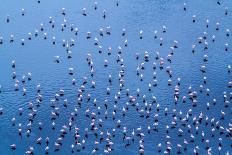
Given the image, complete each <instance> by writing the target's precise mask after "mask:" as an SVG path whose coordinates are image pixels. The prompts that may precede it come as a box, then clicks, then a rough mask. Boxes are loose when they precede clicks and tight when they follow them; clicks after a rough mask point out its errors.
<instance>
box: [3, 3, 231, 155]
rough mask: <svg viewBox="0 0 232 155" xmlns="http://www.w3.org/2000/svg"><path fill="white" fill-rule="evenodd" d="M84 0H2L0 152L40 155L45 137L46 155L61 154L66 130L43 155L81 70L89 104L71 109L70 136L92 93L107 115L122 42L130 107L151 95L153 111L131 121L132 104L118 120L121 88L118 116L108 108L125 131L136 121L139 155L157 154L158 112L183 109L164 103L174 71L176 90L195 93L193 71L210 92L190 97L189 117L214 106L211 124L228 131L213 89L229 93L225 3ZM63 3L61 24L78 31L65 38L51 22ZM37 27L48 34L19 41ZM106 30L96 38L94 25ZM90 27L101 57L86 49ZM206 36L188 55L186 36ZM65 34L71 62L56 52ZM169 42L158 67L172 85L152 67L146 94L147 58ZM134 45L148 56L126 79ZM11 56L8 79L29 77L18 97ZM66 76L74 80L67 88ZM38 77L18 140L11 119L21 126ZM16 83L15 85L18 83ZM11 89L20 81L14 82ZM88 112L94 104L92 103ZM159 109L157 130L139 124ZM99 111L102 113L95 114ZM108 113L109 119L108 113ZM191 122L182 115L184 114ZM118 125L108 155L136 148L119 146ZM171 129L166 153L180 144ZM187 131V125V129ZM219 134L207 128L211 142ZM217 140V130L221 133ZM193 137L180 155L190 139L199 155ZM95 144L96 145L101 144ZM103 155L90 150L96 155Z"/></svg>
mask: <svg viewBox="0 0 232 155" xmlns="http://www.w3.org/2000/svg"><path fill="white" fill-rule="evenodd" d="M93 2H94V1H93V0H90V1H84V0H82V1H81V0H79V1H74V0H70V1H65V0H60V1H59V2H57V1H54V0H50V1H43V0H41V3H40V4H37V2H36V1H27V0H22V1H20V2H18V1H16V0H9V1H2V2H1V3H2V4H4V5H1V6H0V28H1V29H0V36H3V37H4V43H3V45H0V85H2V93H1V94H0V107H3V109H4V112H3V115H2V116H0V155H8V154H15V155H18V154H24V153H25V151H26V150H27V149H28V147H29V146H33V147H34V148H35V154H44V148H45V143H44V139H45V138H46V137H47V136H49V137H50V140H51V141H50V144H51V146H50V153H49V154H71V152H70V145H71V144H72V143H73V142H74V138H73V134H74V131H71V132H72V134H68V135H67V136H66V137H65V139H64V142H63V146H62V149H61V150H60V151H59V152H53V143H54V141H55V140H56V139H57V137H58V136H59V129H60V128H61V127H62V126H63V125H64V124H67V122H68V119H69V117H70V112H72V111H73V108H74V107H77V100H76V99H77V89H78V87H79V86H80V85H81V83H82V78H83V77H84V76H86V77H87V78H88V82H89V83H88V84H87V86H86V92H85V93H84V94H85V95H86V94H87V92H90V93H91V101H90V102H87V99H86V97H84V98H85V99H84V101H83V103H82V108H79V115H78V117H77V118H76V120H75V123H76V126H78V127H79V128H80V129H81V130H80V134H81V135H84V128H85V127H89V123H90V120H88V119H87V118H86V117H85V114H84V112H85V109H86V108H87V107H91V108H94V107H93V99H94V98H97V102H98V103H99V106H101V108H102V109H104V105H103V103H104V100H105V99H108V101H109V105H110V106H109V110H108V112H109V114H110V115H111V113H112V109H113V106H112V105H113V102H114V94H116V93H117V92H118V91H119V83H118V72H119V69H120V64H118V63H116V59H117V47H118V46H121V47H122V58H123V59H124V62H125V89H126V88H129V89H130V93H131V94H136V89H137V88H140V90H141V95H140V97H139V98H138V102H139V104H140V105H141V106H142V107H143V106H144V103H143V102H142V95H146V96H147V100H148V101H149V102H150V101H151V97H152V95H155V96H156V97H157V102H158V103H159V104H160V109H161V110H160V111H159V112H157V111H156V109H155V108H153V109H152V111H151V117H150V118H148V119H145V118H140V117H139V115H138V113H137V112H136V110H135V107H131V106H130V107H129V111H128V112H127V114H126V116H125V117H122V115H121V110H122V107H123V106H125V103H126V102H127V101H128V97H127V96H126V94H125V92H126V91H125V89H123V91H122V92H121V94H122V95H121V99H120V101H119V103H118V111H119V112H118V113H117V114H116V116H117V118H118V119H121V121H122V127H123V126H127V128H128V133H131V132H132V129H136V128H138V127H139V126H141V127H142V128H143V130H144V133H146V134H145V138H144V141H145V142H144V146H145V154H158V152H157V147H156V146H157V144H158V143H162V144H163V146H165V135H166V133H165V132H166V131H165V127H166V125H167V124H168V123H169V124H170V123H171V121H172V116H171V111H170V112H169V113H170V114H169V115H168V116H165V115H164V108H165V107H168V109H170V110H171V109H173V108H176V109H177V111H178V112H179V111H180V110H181V111H182V112H183V115H185V114H186V112H187V111H188V110H189V108H192V105H191V103H190V102H189V101H187V103H185V104H183V103H182V102H181V101H180V102H178V104H177V105H175V104H174V99H173V93H174V87H175V84H176V82H177V77H180V78H181V86H180V96H181V98H182V96H184V95H186V96H187V93H188V87H189V86H190V85H191V86H192V88H193V89H194V90H197V91H198V90H199V85H200V84H202V83H203V76H206V77H207V84H206V87H207V88H209V89H210V92H211V93H210V96H206V95H205V93H203V94H201V93H199V96H198V105H197V107H195V108H193V109H194V110H193V115H196V116H198V115H199V113H200V112H203V113H204V114H205V115H207V116H208V117H209V118H212V117H215V118H216V119H219V118H220V115H221V114H220V111H221V109H223V111H224V112H225V113H226V114H227V115H226V116H228V117H226V119H225V120H222V121H220V125H222V126H224V127H225V128H228V124H229V122H230V123H231V106H230V107H229V108H223V107H224V102H223V92H224V91H227V92H231V89H229V88H228V87H227V83H228V81H231V79H232V74H228V73H227V66H228V65H232V54H231V49H232V47H231V43H232V42H231V37H226V35H225V31H226V29H230V30H232V25H231V21H232V15H231V14H232V12H230V11H229V14H228V16H225V15H224V8H225V7H226V6H227V7H228V8H229V10H230V9H232V2H231V1H230V0H224V1H223V3H222V4H221V5H217V3H216V2H217V1H216V0H205V1H202V0H194V1H190V0H189V1H183V0H178V1H177V0H121V1H120V3H119V6H118V7H116V5H115V1H114V0H110V1H109V0H101V1H99V2H98V3H99V7H98V9H97V10H96V11H95V10H94V9H93ZM184 2H186V3H187V11H186V12H184V11H183V3H184ZM63 7H64V8H66V11H67V17H66V19H67V25H70V24H74V25H75V26H77V27H78V28H79V32H78V35H77V36H75V35H74V33H73V32H71V31H70V27H68V28H66V29H65V30H64V31H63V32H62V31H61V26H60V25H61V23H62V22H63V16H62V15H61V13H60V11H61V8H63ZM83 7H85V8H86V9H87V13H88V15H87V16H86V17H84V16H83V15H82V14H81V13H82V11H81V10H82V8H83ZM21 8H24V9H25V11H26V13H25V16H24V17H22V16H21ZM104 9H105V10H106V11H107V14H106V19H103V18H102V10H104ZM194 14H195V15H196V17H197V19H196V23H192V16H193V15H194ZM7 15H10V22H9V23H6V17H7ZM49 16H52V17H53V18H54V20H55V21H56V24H55V28H54V29H52V28H51V25H50V24H49V23H48V21H49ZM206 19H209V20H210V23H209V28H206V26H205V21H206ZM216 22H220V30H219V31H216V30H215V27H216ZM40 23H43V24H44V29H45V30H44V32H47V35H48V39H47V40H44V39H43V33H41V32H39V36H38V37H36V38H35V37H34V36H33V37H32V40H31V41H29V40H27V34H28V33H29V32H31V33H32V34H33V33H34V31H35V29H39V28H40ZM109 25H110V26H111V30H112V34H111V35H104V37H100V36H99V29H100V28H105V27H106V26H109ZM162 25H165V26H166V27H167V32H166V33H162ZM123 28H126V30H127V34H126V36H124V37H122V36H121V33H122V29H123ZM140 30H143V32H144V34H143V39H139V31H140ZM155 30H158V37H162V38H163V46H160V45H159V44H160V42H159V39H156V40H155V39H154V31H155ZM87 31H91V32H92V36H93V38H94V36H97V37H98V38H99V42H100V45H102V46H103V53H102V54H99V53H98V50H97V48H96V46H94V40H93V39H90V40H87V39H86V32H87ZM204 31H206V32H207V33H208V36H207V37H208V38H211V37H212V35H215V36H216V41H215V43H212V41H211V40H210V39H209V40H208V43H209V46H208V51H207V52H204V50H203V45H199V46H198V45H197V46H196V52H195V53H194V54H193V53H192V52H191V51H192V49H191V47H192V44H197V43H196V39H197V38H198V37H199V36H202V35H203V32H204ZM11 34H14V36H15V42H14V43H9V39H10V35H11ZM52 36H56V40H57V43H56V45H52ZM22 38H24V39H25V45H24V46H21V42H20V40H21V39H22ZM70 38H73V39H75V46H74V47H72V49H71V50H72V54H73V55H72V56H73V58H72V59H69V60H68V59H67V55H66V51H65V49H64V48H63V47H62V39H65V40H70ZM125 39H127V40H128V47H124V41H125ZM173 40H177V41H178V42H179V44H178V48H177V49H176V50H175V52H174V55H173V57H172V62H171V63H169V62H167V61H165V65H164V67H165V68H166V67H167V66H170V67H171V68H172V70H173V76H172V78H171V79H172V83H173V84H172V85H171V86H168V85H167V84H168V82H167V80H168V79H169V77H168V75H167V73H166V71H165V68H164V69H163V70H160V69H159V68H158V67H157V69H156V73H157V80H158V86H157V87H155V88H153V87H152V91H151V92H149V91H148V84H149V82H151V81H152V74H153V69H152V64H153V62H156V63H157V64H158V60H156V59H155V57H156V52H159V53H160V56H161V57H163V58H164V59H165V60H166V56H167V55H168V54H169V52H170V46H173ZM225 43H228V44H229V51H228V52H225V51H224V44H225ZM108 47H111V48H112V55H110V56H108V55H107V52H108ZM144 51H148V52H149V55H150V61H149V62H147V63H145V70H144V72H143V75H144V80H143V81H142V82H141V81H140V78H139V76H137V75H136V68H137V66H138V65H139V64H141V63H142V62H144V60H143V56H144ZM87 53H90V54H91V55H92V57H93V62H94V67H95V72H96V73H95V75H94V77H93V78H92V77H91V76H90V71H89V67H88V65H87V63H86V56H87ZM135 53H140V59H139V60H136V59H135ZM204 54H208V56H209V61H208V62H207V63H204V62H203V61H202V60H203V55H204ZM56 55H59V56H60V58H61V62H60V63H59V64H56V63H54V62H53V60H54V56H56ZM104 59H108V60H109V66H108V67H106V68H105V67H104ZM12 60H16V73H17V78H19V80H20V79H21V76H22V75H23V74H27V72H31V73H32V81H30V82H26V89H27V95H26V96H22V89H20V91H18V92H15V91H14V80H12V78H11V76H12V72H13V70H12V68H11V61H12ZM203 64H206V66H207V71H206V73H205V74H204V75H202V73H201V72H200V66H201V65H203ZM69 67H74V75H73V76H69V75H68V68H69ZM109 74H111V75H112V78H113V83H112V85H111V86H110V89H111V94H110V95H106V87H107V86H109V84H108V82H106V81H108V75H109ZM72 78H76V80H77V85H76V86H74V85H72V82H71V80H72ZM92 79H93V80H94V81H96V88H95V89H92V88H90V87H91V83H90V82H91V80H92ZM38 83H40V84H41V87H42V95H43V102H42V103H41V106H40V107H38V108H37V110H38V112H37V116H36V117H35V120H34V122H33V129H32V131H33V132H32V134H31V136H30V137H29V138H27V137H26V134H23V137H22V138H20V137H19V136H18V129H17V125H18V123H22V125H23V126H24V127H23V129H25V126H26V125H27V124H28V123H29V122H28V119H27V118H28V116H27V114H28V112H29V110H28V109H27V107H28V102H29V101H32V102H35V99H36V85H37V84H38ZM20 84H21V83H20ZM20 88H21V85H20ZM59 89H64V90H65V96H64V97H62V99H61V101H60V103H59V104H60V105H59V107H60V110H59V111H60V116H59V118H58V120H56V130H55V132H54V131H53V130H51V120H50V113H51V110H52V108H50V100H51V99H52V98H54V95H55V93H57V92H58V91H59ZM65 98H68V100H69V106H68V107H67V108H64V107H63V106H62V104H63V102H62V100H63V99H65ZM214 98H215V99H217V104H216V106H215V107H212V108H211V109H210V110H206V103H207V102H210V103H212V100H213V99H214ZM18 108H23V109H24V112H23V115H22V116H21V117H19V116H18ZM94 110H95V111H97V109H94ZM156 113H158V114H159V127H158V128H159V132H158V133H152V134H147V132H146V128H147V125H148V124H153V123H154V119H153V116H154V114H156ZM102 115H104V110H102ZM110 115H109V116H110ZM13 117H16V126H12V125H11V119H12V118H13ZM191 119H192V118H191ZM38 122H43V123H44V129H43V130H42V131H39V130H38ZM114 127H115V123H114V122H113V121H112V119H111V116H110V118H108V119H107V120H104V128H103V129H102V130H103V131H104V132H106V131H107V130H109V131H110V130H111V129H112V128H114ZM122 130H123V129H122V128H121V129H118V130H116V137H115V138H114V140H113V142H114V149H115V150H114V151H113V152H112V154H138V147H139V143H138V139H136V140H135V143H134V144H133V145H131V146H130V147H128V148H127V149H126V148H125V147H124V145H125V142H123V141H122ZM177 130H178V127H177V128H176V129H174V130H171V132H170V134H169V135H170V136H171V137H172V139H171V142H172V145H173V146H172V147H173V151H172V154H175V153H176V151H175V149H176V144H178V143H183V139H184V137H189V134H188V133H187V130H186V131H185V132H184V136H183V137H178V136H177V134H176V133H177ZM193 130H195V129H193ZM202 130H204V131H205V134H206V136H208V137H209V140H210V145H211V146H212V150H213V154H218V150H217V146H218V140H217V141H215V142H214V139H213V138H211V137H210V130H211V128H210V127H208V128H205V127H204V126H199V131H202ZM40 136H41V137H42V138H43V143H42V145H41V146H40V145H37V144H36V139H37V138H38V137H40ZM219 137H220V135H219V134H216V136H215V139H218V138H219ZM224 137H225V136H224ZM94 140H95V139H94V137H93V136H90V138H89V139H88V140H86V149H85V150H83V151H81V152H80V153H81V154H90V152H91V151H92V149H93V142H94ZM200 141H201V138H200V136H196V142H195V143H191V144H189V146H188V150H187V152H185V154H192V153H193V148H194V147H195V146H197V145H199V147H200V152H201V154H206V150H205V145H202V143H201V142H200ZM13 143H15V144H17V149H16V150H15V151H12V150H10V145H11V144H13ZM230 145H231V141H229V138H223V148H222V154H225V152H226V151H228V150H229V151H231V146H230ZM100 146H102V147H103V144H101V145H100ZM101 153H102V154H103V151H102V150H100V151H99V152H98V154H101Z"/></svg>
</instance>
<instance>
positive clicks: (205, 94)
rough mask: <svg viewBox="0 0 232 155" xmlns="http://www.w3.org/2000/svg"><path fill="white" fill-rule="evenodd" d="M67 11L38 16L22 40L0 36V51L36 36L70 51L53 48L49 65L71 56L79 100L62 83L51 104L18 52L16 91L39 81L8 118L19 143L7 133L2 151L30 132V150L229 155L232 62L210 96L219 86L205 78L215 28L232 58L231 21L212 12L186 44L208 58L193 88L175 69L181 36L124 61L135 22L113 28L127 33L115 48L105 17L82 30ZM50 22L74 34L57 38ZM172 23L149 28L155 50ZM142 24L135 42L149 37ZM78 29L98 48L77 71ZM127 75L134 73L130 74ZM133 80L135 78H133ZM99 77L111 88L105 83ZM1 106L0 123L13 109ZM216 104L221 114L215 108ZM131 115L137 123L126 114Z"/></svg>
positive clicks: (70, 75)
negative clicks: (165, 51) (222, 88)
mask: <svg viewBox="0 0 232 155" xmlns="http://www.w3.org/2000/svg"><path fill="white" fill-rule="evenodd" d="M214 1H215V2H214V4H215V5H217V6H218V7H220V8H221V12H219V13H220V14H222V15H223V18H225V19H226V18H229V17H231V13H230V10H229V8H228V7H227V6H223V3H222V1H220V0H214ZM35 3H37V5H41V3H43V1H42V0H38V1H36V2H35ZM57 3H59V2H57ZM67 3H69V2H68V1H67ZM121 3H123V2H121V1H119V0H113V5H112V6H109V7H112V8H113V7H114V8H116V10H120V7H122V6H121V5H122V4H121ZM189 3H191V2H189ZM202 3H204V2H202ZM100 6H101V2H100V1H99V2H97V1H96V2H94V3H93V4H92V7H91V9H87V7H84V8H82V10H80V15H81V16H83V18H88V14H89V12H93V11H96V10H99V9H102V8H101V7H100ZM189 8H191V5H188V3H182V5H181V6H179V8H178V9H179V10H181V13H182V14H185V13H186V12H188V11H189ZM70 11H71V10H69V9H68V8H61V9H60V10H58V11H57V12H58V13H57V15H54V16H49V17H46V18H47V21H43V22H42V23H40V24H39V25H38V27H37V28H35V31H34V32H28V33H27V34H25V37H24V38H22V39H17V38H16V37H15V35H14V33H12V34H11V35H10V37H7V36H0V48H1V46H5V45H8V44H10V46H9V47H11V45H12V44H16V43H19V44H21V45H20V46H21V48H25V47H26V46H27V45H28V44H30V42H31V41H32V40H35V39H36V38H42V40H45V41H46V42H49V45H52V46H58V47H60V48H62V49H63V50H62V52H63V53H65V56H66V57H65V56H63V55H54V57H52V58H51V60H52V61H53V62H52V64H53V65H55V66H58V67H57V68H58V69H59V67H61V65H62V64H65V63H67V62H68V63H69V64H70V65H69V67H66V68H65V70H66V75H65V77H66V78H67V79H68V81H69V83H68V84H66V83H65V82H64V83H63V85H64V86H65V85H69V87H70V90H71V92H72V93H73V94H75V95H74V96H75V97H70V96H69V95H68V94H69V93H70V90H67V91H66V90H65V89H64V88H60V89H58V90H53V92H52V94H53V95H52V98H49V102H48V103H47V101H45V99H44V98H46V97H44V96H46V94H47V93H48V92H46V91H44V89H43V85H42V84H41V83H38V82H36V81H34V78H33V74H34V73H32V72H27V73H24V74H23V75H19V74H17V72H20V71H19V70H18V66H20V63H18V62H17V59H15V60H9V65H11V69H12V71H11V72H12V76H11V77H10V78H11V80H12V81H11V83H12V85H13V86H14V87H13V91H12V93H15V92H19V93H17V95H21V96H22V97H23V98H25V99H27V98H28V100H29V98H30V97H29V96H30V95H31V93H30V89H29V88H28V85H30V83H31V82H32V81H34V82H35V83H37V84H36V85H34V86H33V87H34V89H36V92H35V93H33V95H34V96H33V100H30V101H28V102H27V103H26V105H24V106H22V107H20V108H18V109H15V114H14V115H15V116H14V117H13V118H11V120H10V122H11V123H10V125H11V126H12V128H13V130H14V132H15V133H17V134H16V135H17V137H15V138H17V139H19V141H17V142H15V141H14V140H11V144H10V146H9V147H8V148H4V149H9V150H10V151H11V153H12V154H14V153H16V154H17V150H18V147H19V146H20V145H21V143H23V142H24V141H27V140H28V139H29V140H30V142H31V141H33V143H29V144H28V146H26V147H24V148H23V149H24V153H25V154H28V155H33V154H59V153H60V152H62V151H63V150H65V151H64V152H65V154H78V153H83V154H114V153H116V154H120V153H118V150H123V151H126V150H129V152H127V154H136V153H137V154H141V155H143V154H195V155H198V154H208V155H211V154H212V155H213V154H227V155H229V154H231V153H232V141H231V140H232V139H231V136H232V122H231V120H232V117H231V116H232V111H231V102H232V68H231V65H232V60H231V64H224V65H225V66H226V67H225V68H226V74H227V75H228V77H229V81H226V82H225V81H223V82H224V84H225V85H226V89H225V91H223V92H222V93H221V94H218V95H217V96H215V94H213V93H212V91H213V90H211V87H210V86H209V85H208V78H210V77H207V75H208V74H207V73H208V72H210V67H209V66H208V63H209V61H211V59H210V58H211V57H210V56H209V55H210V52H211V51H212V49H211V47H209V46H213V45H214V44H215V43H216V42H217V38H216V37H217V34H218V33H221V34H223V35H224V36H225V40H223V42H224V45H223V47H224V48H223V49H220V52H221V54H223V55H231V49H230V45H231V32H230V29H229V28H227V27H225V26H224V25H221V24H220V19H219V20H218V22H216V24H215V23H211V22H210V18H209V19H206V20H205V24H204V25H201V27H202V28H204V29H203V30H204V31H203V32H202V33H201V34H202V35H200V36H199V37H198V38H194V40H195V42H194V43H193V44H192V45H189V46H190V48H189V51H185V52H188V53H191V56H192V57H193V58H195V57H198V55H197V53H201V54H202V56H201V58H200V66H198V67H199V70H198V72H199V75H200V76H199V77H198V78H199V79H197V80H199V81H201V82H200V83H201V84H200V85H199V86H196V85H194V86H193V85H192V84H191V83H189V84H188V85H189V86H188V89H187V90H184V89H182V85H183V84H182V81H183V79H185V78H186V77H185V76H176V74H175V71H177V70H176V69H174V68H173V66H172V64H173V61H175V54H176V53H180V52H183V51H180V50H179V49H180V48H181V46H182V44H181V42H179V41H178V40H173V41H172V42H171V45H170V48H169V50H168V54H167V55H164V54H163V53H162V52H157V51H156V52H152V51H149V50H147V51H141V52H136V53H135V54H134V55H133V60H130V61H133V63H128V60H127V59H128V58H127V57H125V56H124V53H128V52H130V51H128V50H127V49H128V48H129V47H130V46H134V45H133V42H130V40H129V39H128V38H127V34H128V33H129V31H130V29H129V28H122V29H121V31H120V32H117V34H118V35H119V36H120V40H121V44H119V45H118V47H117V48H114V47H113V46H109V47H108V48H107V49H106V48H105V45H104V44H103V43H102V40H103V39H107V40H109V41H111V39H112V37H113V33H116V32H114V31H112V29H114V28H113V27H111V26H110V24H109V26H106V27H101V28H96V30H95V31H94V32H91V31H87V32H82V31H81V30H79V28H78V26H76V25H75V24H72V23H71V22H70V21H69V12H70ZM110 11H111V10H110V9H102V10H101V14H100V15H99V14H97V13H96V14H95V16H101V18H102V19H103V20H105V21H104V22H107V20H106V19H107V18H112V17H109V13H108V12H110ZM18 12H19V13H20V14H21V17H19V18H24V16H27V14H30V12H27V9H24V8H22V9H21V10H20V11H18ZM98 13H99V12H98ZM56 16H60V17H61V18H62V21H56V18H55V17H56ZM200 18H201V17H198V16H197V15H195V14H192V16H190V17H189V19H190V21H191V24H192V25H194V24H196V23H197V22H198V20H199V19H200ZM13 20H14V18H12V17H11V16H10V15H6V18H5V23H7V24H11V22H12V21H13ZM60 22H61V24H60V25H58V24H57V23H60ZM106 24H107V23H106ZM121 24H122V25H123V23H121ZM48 27H49V28H51V29H56V30H57V31H60V32H62V33H65V32H66V31H70V32H71V33H72V37H71V38H69V39H68V40H67V39H62V40H58V39H57V38H59V36H58V35H59V34H57V36H55V35H54V36H51V35H50V33H49V31H48ZM209 28H212V29H214V30H213V31H214V34H213V35H211V34H208V32H207V30H208V29H209ZM171 29H172V28H171V27H167V26H166V25H162V26H161V29H160V30H154V31H153V32H151V33H152V35H153V38H152V40H155V42H156V43H157V44H158V46H159V47H163V46H166V41H165V39H166V37H163V35H164V34H167V33H168V31H171ZM2 30H4V28H2ZM145 31H146V30H142V29H141V30H140V31H139V32H138V33H137V34H136V35H135V36H133V37H134V38H135V39H137V40H144V39H145V37H146V36H145V35H144V32H145ZM15 33H16V32H15ZM80 33H84V34H85V35H84V36H85V38H82V39H84V40H85V44H86V46H87V45H89V44H91V45H93V46H94V49H95V50H94V51H91V52H88V51H86V52H85V56H84V57H85V60H84V62H85V64H82V65H83V66H87V70H86V71H87V74H86V76H84V77H81V78H77V74H78V72H79V68H81V67H83V66H75V65H74V64H72V62H73V61H77V60H75V59H76V58H75V56H74V53H75V52H76V51H75V50H73V49H74V47H75V46H78V39H79V38H80V35H79V34H80ZM210 35H211V36H210ZM189 37H191V36H189ZM140 46H143V44H141V45H140ZM151 46H152V45H151ZM0 55H1V54H0ZM95 61H100V62H101V65H100V66H96V65H95V63H94V62H95ZM45 63H46V62H45ZM134 64H136V65H134ZM28 65H30V64H28ZM65 66H66V65H65ZM111 66H114V67H115V70H116V72H114V73H112V74H104V73H103V72H102V70H111V69H112V68H110V67H111ZM182 67H183V68H184V67H185V66H182ZM130 69H131V70H130ZM127 74H130V75H132V76H131V77H130V78H129V79H128V78H127V77H126V76H127ZM159 74H162V76H164V77H165V78H163V80H165V82H164V83H165V86H164V88H163V89H165V90H167V91H168V94H167V96H168V99H167V101H162V100H160V98H161V97H160V96H159V95H156V94H158V93H156V92H159V91H160V89H161V88H160V87H159V85H160V83H161V81H162V79H160V76H159ZM57 76H58V75H57ZM186 76H189V75H186ZM211 76H212V75H211ZM101 77H104V78H101ZM57 78H58V77H57ZM166 78H167V79H168V80H166ZM147 79H149V82H148V83H146V82H145V81H147ZM99 81H100V82H99ZM129 82H130V83H132V85H129V84H128V83H129ZM102 83H103V84H105V85H106V87H105V86H101V84H102ZM140 86H142V87H143V88H140ZM98 88H100V90H101V91H102V92H103V93H102V94H98V91H99V89H98ZM5 92H6V90H5V89H4V87H3V86H2V85H0V96H4V93H5ZM163 95H164V96H165V95H166V94H163ZM30 99H31V98H30ZM0 102H2V101H1V100H0ZM165 103H168V104H165ZM2 104H3V103H0V120H1V119H3V118H4V117H6V115H7V111H8V109H7V108H3V107H4V106H1V105H2ZM199 107H200V108H199ZM43 108H44V109H46V111H47V112H48V113H49V115H47V116H45V117H46V119H43V120H42V119H41V120H40V118H39V116H40V114H39V111H41V109H43ZM184 108H185V109H184ZM186 109H187V110H186ZM214 110H216V111H217V112H216V113H215V112H214ZM218 111H219V112H218ZM62 117H65V118H66V117H67V119H62ZM130 119H132V121H129V120H130ZM61 120H62V121H61ZM64 120H65V121H64ZM0 125H1V126H2V124H0ZM0 132H2V131H1V130H0ZM0 141H1V140H0ZM0 145H2V144H1V143H0ZM147 145H149V147H148V146H147ZM38 150H39V151H38ZM123 151H121V153H123ZM130 151H131V152H130ZM64 152H63V154H64ZM77 152H78V153H77ZM119 152H120V151H119Z"/></svg>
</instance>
